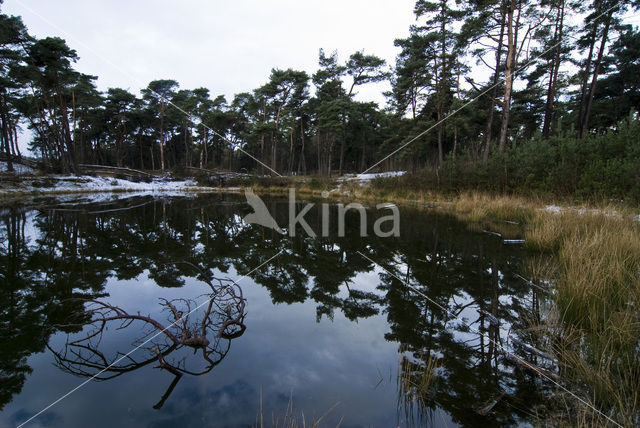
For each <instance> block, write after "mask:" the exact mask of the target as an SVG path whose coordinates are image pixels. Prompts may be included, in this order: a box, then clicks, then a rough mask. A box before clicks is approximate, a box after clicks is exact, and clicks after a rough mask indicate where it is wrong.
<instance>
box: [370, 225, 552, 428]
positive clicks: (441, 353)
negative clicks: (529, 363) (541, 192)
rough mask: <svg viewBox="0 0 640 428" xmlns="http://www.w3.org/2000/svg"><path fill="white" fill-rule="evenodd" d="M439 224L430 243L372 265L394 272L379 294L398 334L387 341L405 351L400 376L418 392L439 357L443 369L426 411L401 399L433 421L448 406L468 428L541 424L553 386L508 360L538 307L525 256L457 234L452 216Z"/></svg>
mask: <svg viewBox="0 0 640 428" xmlns="http://www.w3.org/2000/svg"><path fill="white" fill-rule="evenodd" d="M433 220H434V224H435V226H434V228H433V230H432V233H431V234H426V236H425V234H423V238H424V239H423V240H421V241H418V240H416V241H410V242H402V243H400V245H399V246H398V247H396V248H388V247H387V248H379V247H377V248H373V249H372V252H373V251H375V254H376V255H375V256H372V258H374V259H375V258H377V259H376V261H377V262H379V263H380V264H381V265H382V266H383V267H384V269H386V270H387V271H389V272H393V273H394V275H390V274H389V273H387V272H386V271H385V272H382V273H380V275H379V277H380V281H381V285H380V286H379V289H381V290H384V291H385V292H386V296H385V299H384V300H385V302H386V305H387V314H388V320H389V323H390V329H391V331H390V332H389V333H388V334H387V335H386V337H387V339H388V340H393V341H397V342H399V343H400V344H401V346H400V350H399V351H400V352H401V353H402V355H403V358H402V359H401V367H400V375H399V376H400V378H403V379H405V378H409V379H413V380H412V384H419V383H420V376H421V375H422V373H424V371H425V370H426V371H428V370H427V369H428V367H429V361H430V359H431V358H434V357H438V360H439V363H440V367H439V368H438V370H437V373H436V376H435V381H434V382H433V383H432V388H431V389H430V390H429V395H428V396H421V397H420V398H421V399H420V400H418V402H419V403H420V404H421V406H422V407H421V408H419V409H416V407H415V406H414V404H415V398H416V397H415V396H414V395H411V394H404V395H402V398H403V399H409V401H405V402H404V404H406V405H408V407H409V408H411V412H417V413H419V414H422V415H424V416H425V417H430V415H432V414H433V413H432V412H433V411H434V410H435V409H436V407H440V408H442V409H444V410H445V411H446V412H447V413H449V414H450V415H451V417H452V418H453V420H454V421H455V422H457V423H460V424H462V425H475V424H480V423H481V424H483V425H492V424H495V425H514V424H519V423H522V422H523V421H526V420H535V416H534V415H532V413H533V408H532V406H534V405H535V404H537V403H540V402H543V401H544V398H543V396H542V393H543V392H544V389H545V387H544V385H542V386H541V385H540V382H539V379H538V378H536V376H535V375H533V374H531V373H529V372H523V371H522V370H521V369H520V368H519V367H514V366H512V365H511V364H510V363H509V362H507V361H505V359H504V355H502V354H501V352H500V350H501V349H502V347H503V346H504V347H506V346H507V343H506V339H507V338H506V337H503V336H504V335H505V332H507V331H508V330H510V329H511V334H514V331H515V330H519V329H521V328H522V324H523V321H522V319H523V318H525V316H524V315H525V313H528V312H529V311H530V310H532V309H533V310H535V309H537V308H535V307H534V308H528V307H527V306H526V305H527V302H528V299H527V297H528V296H527V295H528V294H529V293H530V292H531V290H530V288H528V287H523V283H522V282H521V281H519V280H518V279H517V278H516V274H517V273H518V271H519V269H520V264H521V259H522V256H521V254H520V251H519V250H518V249H514V248H512V247H510V248H508V249H506V248H505V246H504V245H503V244H502V242H501V241H499V240H495V239H491V238H490V237H483V236H482V235H479V234H476V236H473V234H470V233H468V232H466V233H460V231H459V229H458V230H455V229H453V228H452V226H455V221H454V220H453V219H449V220H448V223H449V224H446V223H447V220H446V218H445V217H438V218H434V219H433ZM436 222H437V223H436ZM438 223H439V224H438ZM443 223H444V224H443ZM458 227H459V226H458ZM452 229H453V230H452ZM403 236H411V233H409V234H408V235H406V234H405V235H403ZM409 245H411V247H409ZM396 277H399V278H402V279H403V281H407V282H408V283H409V284H411V286H412V287H413V288H416V289H418V290H419V291H420V293H422V294H424V295H426V296H427V297H428V298H424V297H423V296H421V295H420V294H417V293H415V292H413V291H412V290H411V289H410V288H409V287H406V286H405V285H404V284H403V282H401V281H399V280H398V279H397V278H396ZM439 306H442V307H444V308H446V309H447V310H446V311H443V310H442V309H440V307H439ZM462 320H464V322H463V321H462ZM496 344H499V345H500V346H496ZM522 357H525V358H527V357H531V356H527V355H522ZM408 361H410V362H411V364H408V363H407V362H408ZM407 367H410V368H411V370H410V372H409V373H407V372H405V370H406V368H407ZM412 400H413V401H412ZM418 420H419V421H420V420H421V419H418ZM423 422H424V421H423Z"/></svg>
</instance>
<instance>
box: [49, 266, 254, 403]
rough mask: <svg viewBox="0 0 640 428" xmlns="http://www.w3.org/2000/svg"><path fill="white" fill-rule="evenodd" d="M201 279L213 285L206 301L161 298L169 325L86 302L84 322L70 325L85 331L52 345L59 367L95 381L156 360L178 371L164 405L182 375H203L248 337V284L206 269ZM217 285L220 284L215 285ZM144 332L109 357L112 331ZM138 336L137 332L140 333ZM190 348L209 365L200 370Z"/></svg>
mask: <svg viewBox="0 0 640 428" xmlns="http://www.w3.org/2000/svg"><path fill="white" fill-rule="evenodd" d="M201 276H202V278H201V280H202V282H203V283H205V284H206V285H207V286H208V289H209V290H208V291H207V293H205V294H203V295H202V296H201V302H198V301H195V300H192V299H185V298H178V299H171V300H168V299H165V298H160V301H161V303H160V306H161V307H162V312H165V313H166V315H167V316H166V318H167V320H166V323H165V322H163V321H162V320H159V319H156V318H155V317H153V316H151V315H142V314H140V312H139V311H138V312H137V313H129V312H127V311H126V310H125V309H123V308H121V307H118V306H115V305H113V304H111V303H109V302H107V301H103V300H93V299H92V300H84V299H83V300H82V301H83V303H84V313H83V317H84V318H85V319H84V320H82V321H80V322H78V321H75V322H74V323H71V324H67V325H65V326H64V327H67V328H73V327H76V328H80V329H81V330H82V331H81V332H79V333H77V334H73V335H69V336H68V337H67V341H66V343H65V346H64V347H63V348H62V349H60V350H56V349H53V348H51V347H49V346H47V347H48V348H49V350H50V351H51V352H52V353H53V355H54V357H55V361H56V365H57V366H58V367H59V368H60V369H62V370H63V371H65V372H67V373H71V374H74V375H77V376H84V377H89V378H92V379H95V380H109V379H113V378H115V377H117V376H120V375H122V374H124V373H129V372H132V371H135V370H138V369H140V368H142V367H145V366H147V365H149V364H156V365H155V366H154V368H159V369H162V370H165V371H167V372H169V373H171V374H173V375H174V376H175V377H174V380H173V382H172V383H171V385H170V386H169V388H168V389H167V391H166V392H165V393H164V395H163V396H162V398H161V399H160V401H159V402H158V403H157V404H156V405H155V406H154V408H155V409H159V408H161V407H162V406H163V404H164V402H165V401H166V400H167V398H168V397H169V395H170V394H171V392H172V391H173V389H174V388H175V387H176V385H177V383H178V381H179V380H180V379H181V377H182V375H185V374H186V375H191V376H202V375H204V374H207V373H209V372H210V371H211V370H212V369H213V368H214V367H215V366H217V365H218V364H219V363H220V362H221V361H222V360H223V358H224V357H225V356H226V355H227V353H228V352H229V349H230V347H231V339H234V338H237V337H240V336H242V334H243V333H244V331H245V329H246V326H245V324H244V318H245V315H246V313H245V299H244V297H243V296H242V288H240V286H239V285H238V284H237V283H235V282H233V281H232V280H229V279H224V278H212V279H209V278H206V277H205V274H204V273H203V272H201ZM214 283H215V284H214ZM128 329H132V330H134V331H135V330H138V331H140V334H141V336H140V337H137V338H136V339H135V341H134V342H133V343H131V344H130V345H128V346H127V348H125V349H122V350H116V351H115V352H114V353H112V355H109V351H110V350H104V349H102V348H104V346H101V345H102V344H103V343H104V342H108V340H107V339H106V338H105V336H106V335H107V334H109V331H110V330H111V331H112V332H113V331H115V332H117V334H118V335H122V334H126V333H122V331H123V330H128ZM134 336H135V333H134ZM139 348H144V349H145V350H146V351H147V352H146V354H147V355H145V356H144V357H143V358H142V359H140V358H138V357H137V356H136V355H134V352H135V351H136V350H137V349H139ZM184 349H187V350H192V351H193V354H194V355H195V354H196V353H199V355H200V357H201V359H202V361H201V365H202V363H204V366H203V367H200V368H194V367H192V363H191V362H189V356H188V354H187V355H185V352H183V351H184Z"/></svg>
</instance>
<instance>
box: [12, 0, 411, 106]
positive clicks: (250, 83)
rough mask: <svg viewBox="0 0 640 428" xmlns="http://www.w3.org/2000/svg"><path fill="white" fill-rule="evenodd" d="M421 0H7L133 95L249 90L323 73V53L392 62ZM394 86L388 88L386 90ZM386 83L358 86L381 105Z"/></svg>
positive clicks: (43, 33) (84, 68) (82, 65)
mask: <svg viewBox="0 0 640 428" xmlns="http://www.w3.org/2000/svg"><path fill="white" fill-rule="evenodd" d="M414 3H415V0H393V1H390V0H322V1H318V0H303V1H301V0H277V1H264V0H262V1H257V0H236V1H234V2H229V1H204V0H185V1H167V0H154V1H142V0H109V1H106V0H91V1H78V0H74V1H71V0H55V1H52V0H5V2H4V5H3V7H2V8H3V13H6V14H11V15H20V16H22V19H23V21H24V23H25V24H26V26H27V28H28V29H29V32H30V33H31V34H32V35H34V36H36V37H38V38H43V37H47V36H59V37H62V38H64V39H66V40H67V43H68V44H69V46H70V47H71V48H73V49H75V50H76V51H77V52H78V55H79V56H80V60H79V61H78V63H77V66H76V68H77V69H78V70H79V71H81V72H83V73H87V74H92V75H97V76H98V77H99V79H98V81H97V84H98V88H99V89H101V90H105V89H107V88H109V87H122V88H128V89H129V90H131V91H132V92H137V91H138V90H139V89H141V88H142V87H145V86H146V85H147V84H148V83H149V82H150V81H151V80H155V79H175V80H177V81H178V82H179V83H180V86H181V87H182V88H185V89H193V88H196V87H206V88H208V89H209V90H210V91H211V94H212V96H213V97H215V96H216V95H218V94H224V95H226V96H227V100H228V101H231V99H232V97H233V95H234V94H236V93H239V92H244V91H251V90H253V89H255V88H257V87H259V86H261V85H262V84H264V83H265V82H266V81H267V79H268V77H269V73H270V71H271V69H272V68H274V67H275V68H284V69H286V68H293V69H297V70H304V71H307V72H308V73H309V74H311V73H313V72H314V71H315V70H316V69H317V63H318V50H319V49H320V48H324V49H325V51H328V52H331V51H333V50H335V49H337V50H338V54H339V57H340V60H341V61H344V60H346V59H347V58H348V56H349V55H351V54H352V53H353V52H355V51H358V50H361V49H364V50H365V52H367V53H371V54H375V55H378V56H380V57H382V58H384V59H385V60H387V63H388V64H389V65H393V64H394V62H395V56H396V54H397V52H398V50H397V49H396V48H395V47H394V45H393V41H394V39H396V38H401V37H406V35H408V33H409V26H410V25H411V24H412V23H414V22H415V18H414V15H413V5H414ZM387 85H388V84H387ZM387 85H384V84H378V85H369V87H367V88H362V89H360V90H359V94H358V96H357V98H358V99H359V100H361V101H377V102H379V103H380V104H384V97H383V96H382V95H381V92H382V91H384V90H386V89H388V86H387Z"/></svg>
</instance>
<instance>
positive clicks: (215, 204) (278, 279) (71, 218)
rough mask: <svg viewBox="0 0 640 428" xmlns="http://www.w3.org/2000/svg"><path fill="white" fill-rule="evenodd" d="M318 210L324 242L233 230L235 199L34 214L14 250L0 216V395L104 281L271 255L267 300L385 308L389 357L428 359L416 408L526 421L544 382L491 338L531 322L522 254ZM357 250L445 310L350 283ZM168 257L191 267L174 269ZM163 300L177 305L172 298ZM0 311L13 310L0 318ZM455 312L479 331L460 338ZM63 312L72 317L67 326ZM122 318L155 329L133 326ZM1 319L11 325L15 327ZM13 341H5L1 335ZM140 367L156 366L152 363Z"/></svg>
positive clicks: (245, 263)
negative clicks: (430, 365) (434, 363)
mask: <svg viewBox="0 0 640 428" xmlns="http://www.w3.org/2000/svg"><path fill="white" fill-rule="evenodd" d="M266 204H267V206H268V208H269V210H270V212H271V213H272V214H273V216H274V218H275V219H276V220H277V222H278V224H279V225H280V226H281V227H283V228H284V227H286V225H287V222H288V206H287V205H286V203H279V202H278V201H277V200H275V199H273V200H267V201H266ZM122 208H124V209H122ZM316 208H317V209H313V210H311V211H310V212H309V213H308V214H307V215H306V216H305V218H306V219H307V221H308V223H309V224H310V225H311V227H312V228H313V229H314V230H315V231H316V232H318V233H319V232H320V231H321V224H322V221H321V220H322V218H321V209H320V207H319V206H316ZM331 210H332V211H331V219H332V222H331V224H330V232H331V233H330V236H329V237H318V238H316V239H313V238H310V237H308V236H307V235H306V234H304V233H303V232H302V231H300V233H298V234H297V235H296V236H295V237H294V238H291V237H289V236H285V235H281V234H279V233H277V232H275V231H272V230H269V229H265V228H262V227H260V226H254V225H248V224H245V223H243V222H242V218H243V216H244V215H245V214H247V213H249V212H250V211H251V209H250V207H249V206H248V205H246V204H245V203H244V200H243V198H242V196H239V197H238V196H229V195H227V196H217V195H213V196H203V197H198V198H195V199H177V200H172V199H166V200H163V199H156V200H153V199H141V198H133V199H131V200H129V201H125V202H122V201H121V202H116V203H108V204H104V205H102V206H96V205H87V206H86V207H81V208H79V209H76V210H69V209H66V210H61V209H59V208H55V209H42V210H41V211H40V212H38V214H37V216H36V218H35V227H36V229H37V230H38V231H39V235H38V236H35V239H34V240H33V242H29V243H28V245H27V242H26V241H28V239H26V238H25V237H24V236H21V233H22V232H21V230H22V229H23V228H24V224H25V220H24V219H23V218H22V217H23V216H24V212H23V211H19V210H13V211H11V212H9V211H7V212H6V213H5V214H3V215H2V217H1V218H2V220H3V223H4V224H5V226H4V228H3V229H2V230H0V233H2V234H3V235H6V236H7V241H8V242H9V243H8V245H7V246H6V247H0V257H2V263H3V266H4V269H2V271H0V281H2V287H3V288H2V290H1V292H2V295H1V296H0V298H1V299H2V308H3V309H2V312H1V316H2V321H3V322H5V323H3V324H2V325H0V333H1V334H0V340H2V341H3V342H2V344H4V343H6V344H7V347H0V358H2V363H1V369H2V370H4V371H3V376H9V374H11V375H12V376H16V379H18V381H17V383H16V385H19V386H18V387H16V388H13V389H11V388H10V387H9V386H10V385H11V384H10V383H4V382H3V384H2V386H0V390H1V391H2V393H3V394H5V395H3V396H2V395H0V398H2V399H4V398H3V397H6V399H5V401H8V400H9V399H10V397H11V395H12V394H14V393H15V392H17V391H19V390H20V386H21V385H22V382H23V381H24V373H28V370H29V368H28V366H26V363H25V358H26V356H28V355H30V354H31V353H33V352H38V351H41V350H42V349H43V348H44V346H45V344H46V343H47V341H48V338H49V335H50V334H52V333H55V332H56V331H57V330H59V329H64V331H67V332H75V333H78V327H77V326H78V325H84V324H86V323H87V322H89V321H91V320H92V319H94V318H95V316H97V315H98V314H97V313H96V312H95V309H96V307H95V306H94V307H93V311H92V309H91V308H85V307H84V306H83V305H84V301H82V300H78V299H77V298H78V297H81V298H85V299H92V300H95V301H99V302H107V300H105V299H104V297H105V296H104V295H103V296H100V293H104V289H105V285H106V283H107V279H109V278H110V277H113V278H117V279H121V280H126V279H132V278H137V277H140V276H147V277H149V278H151V279H153V280H154V281H155V282H156V283H157V284H158V285H160V286H162V287H180V286H182V285H183V284H184V283H185V282H186V278H197V279H199V280H203V279H204V276H203V275H202V273H198V270H199V271H202V272H212V271H218V272H223V273H224V272H230V271H231V270H235V271H236V272H238V273H239V274H241V275H242V274H247V273H249V272H250V271H251V269H253V268H254V267H256V266H259V265H260V264H261V263H262V262H264V261H265V260H266V259H268V258H270V257H272V256H273V255H274V254H276V253H278V252H280V251H282V253H281V254H280V256H278V258H276V259H274V260H273V262H272V263H269V264H268V265H265V266H264V267H263V268H261V269H259V270H257V271H255V272H253V273H251V275H250V276H251V279H252V280H253V281H254V282H256V283H257V284H259V285H261V286H263V287H264V288H265V290H267V291H268V293H269V295H270V297H271V300H272V301H273V302H274V303H286V304H291V303H296V302H304V301H306V300H308V299H309V300H311V301H313V302H314V303H315V305H316V317H317V319H318V320H320V319H321V318H322V317H324V316H326V317H328V318H331V317H332V316H333V315H334V313H336V312H342V313H343V314H344V315H345V317H346V318H348V319H350V320H354V321H355V320H358V319H361V318H364V317H369V316H373V315H375V314H385V316H386V318H387V320H388V324H389V327H388V332H387V334H386V335H385V337H386V339H387V340H389V341H393V342H397V343H398V348H399V352H401V353H402V355H403V357H405V358H410V359H411V361H413V364H414V365H422V366H426V363H427V361H428V360H427V361H425V360H424V358H427V357H428V356H429V355H433V356H437V357H438V361H439V362H440V367H439V369H438V371H437V375H438V376H437V380H436V381H435V382H434V384H433V385H434V387H435V389H434V394H433V399H432V400H430V401H427V403H428V404H429V406H431V408H435V406H439V407H441V408H442V409H444V410H445V411H446V412H448V413H449V414H450V415H451V417H452V418H453V419H454V420H455V421H457V422H460V423H462V424H473V423H474V422H475V420H476V418H478V417H479V416H478V414H477V413H476V412H474V411H473V410H470V409H471V408H472V407H478V406H479V407H482V406H483V405H484V404H485V403H487V402H490V401H491V400H493V398H494V397H499V396H501V394H503V393H504V394H505V395H504V396H503V397H502V398H501V399H500V400H499V401H498V403H497V404H496V405H495V406H494V407H493V408H492V410H491V415H490V418H485V419H484V422H487V421H490V420H493V421H497V422H496V423H504V424H517V423H519V422H521V421H523V420H526V418H527V417H528V416H527V412H528V410H527V408H528V407H530V406H528V405H527V403H537V402H540V401H541V394H542V393H544V391H545V386H544V385H540V384H539V380H538V379H537V378H536V377H535V376H532V375H531V374H530V373H528V372H523V371H522V370H521V369H520V368H518V367H514V366H512V365H509V363H506V362H505V361H504V359H503V358H502V357H503V356H502V355H501V354H500V352H498V349H496V347H495V346H494V343H495V342H498V343H502V344H503V345H505V346H506V345H507V337H506V334H505V332H506V331H508V330H509V329H511V335H513V332H514V331H516V330H518V331H520V330H524V327H526V326H525V325H524V321H523V320H524V319H526V318H527V317H528V316H529V315H530V313H533V315H534V316H535V311H536V310H537V304H536V303H535V302H537V300H536V296H535V294H534V295H533V300H532V297H531V296H532V295H531V293H532V291H531V288H530V287H527V286H526V284H524V283H523V282H522V281H521V280H520V279H518V278H517V277H516V274H518V273H520V268H521V262H522V259H523V257H524V254H523V252H522V250H521V249H518V248H514V247H506V246H505V245H503V243H502V241H501V240H498V239H496V238H495V237H493V236H490V235H486V234H482V233H476V232H473V231H470V230H468V229H467V227H466V226H465V225H464V224H462V223H460V222H459V221H458V220H457V219H455V218H453V217H449V216H445V215H442V214H436V213H433V212H424V211H422V212H418V211H415V210H412V209H410V208H403V210H402V212H401V215H402V218H401V223H400V224H401V238H400V239H394V238H390V239H379V238H376V237H375V236H368V237H361V236H360V234H359V219H358V216H357V213H355V212H351V213H349V214H353V215H352V216H350V215H348V216H347V222H346V226H347V228H346V236H344V237H338V236H337V222H336V221H335V220H336V218H337V216H336V208H335V207H332V208H331ZM384 214H386V213H383V215H384ZM369 215H370V218H369V223H370V224H373V222H374V221H375V218H371V216H373V217H375V215H376V213H375V212H373V213H372V212H370V213H369ZM14 223H15V224H14ZM0 224H2V223H0ZM357 251H366V252H367V253H368V254H369V255H370V256H371V258H372V259H373V260H375V261H376V262H377V263H379V264H380V265H381V266H382V267H383V268H384V269H388V270H389V271H391V272H394V273H395V274H396V275H399V276H400V277H401V278H403V279H406V280H408V281H409V282H410V283H411V284H412V286H414V287H416V288H418V289H419V290H420V291H421V292H422V293H424V294H425V295H427V296H428V297H429V299H431V300H432V301H435V302H437V303H438V304H439V305H442V306H443V307H446V308H447V309H448V310H447V311H442V310H440V309H439V308H438V307H437V306H435V305H433V304H432V303H431V301H429V300H427V299H424V298H423V297H421V296H419V295H416V293H414V292H412V291H411V290H410V289H407V288H406V287H405V286H404V285H402V284H401V282H400V281H398V280H396V279H394V278H393V277H392V276H390V275H388V274H386V273H385V272H383V271H382V270H378V271H377V274H374V275H375V276H377V278H378V282H377V283H374V284H373V285H375V286H377V288H376V289H370V288H369V289H362V288H361V287H360V286H359V284H362V283H363V282H362V281H361V278H359V275H365V274H368V275H371V274H370V272H372V271H373V269H374V266H373V265H372V264H371V263H369V262H368V261H367V260H366V259H364V258H363V257H361V256H360V255H359V254H357ZM177 260H184V261H187V262H189V263H190V264H191V265H193V266H195V267H197V269H193V267H192V266H189V264H186V263H175V262H176V261H177ZM365 282H368V281H365ZM74 298H76V299H74ZM12 299H13V300H12ZM532 302H533V306H532ZM172 304H174V303H172ZM178 305H181V307H180V308H178ZM174 306H175V307H176V309H178V310H183V312H184V311H185V310H186V307H185V305H184V302H175V304H174ZM9 308H15V309H14V311H13V312H11V311H10V310H9ZM165 308H167V310H168V311H169V314H171V310H170V307H169V306H167V305H166V304H165ZM86 309H89V311H88V312H86ZM107 309H109V308H107V307H103V308H102V310H103V311H105V310H107ZM452 314H453V316H452ZM458 316H459V317H463V318H464V319H465V320H466V323H467V324H469V325H471V326H473V329H474V330H478V331H480V332H483V333H484V335H478V334H477V333H474V332H471V331H469V329H468V328H467V327H466V325H465V324H464V323H461V322H459V321H458V320H457V319H456V317H458ZM70 317H76V318H75V320H74V321H72V322H70V321H68V320H69V318H70ZM135 323H139V324H147V327H148V329H150V330H153V331H157V328H155V327H153V326H152V325H150V324H149V323H144V322H143V321H142V320H136V321H135ZM498 323H499V324H500V325H498ZM5 325H12V326H20V328H19V329H18V331H17V332H16V331H13V330H11V329H8V328H5V327H4V326H5ZM62 326H64V327H62ZM129 330H130V329H129ZM176 334H177V333H176ZM15 335H19V337H18V339H19V340H12V338H14V337H16V336H15ZM162 337H165V336H164V335H163V336H162ZM487 337H489V338H491V340H488V339H487ZM163 344H164V345H165V348H164V349H165V350H166V349H169V348H167V347H166V346H168V347H171V345H172V344H175V342H173V341H171V339H167V338H166V337H165V342H163ZM182 348H188V347H187V346H184V345H183V346H182ZM189 349H191V348H189ZM516 351H518V355H519V356H520V357H522V358H529V357H532V358H533V356H528V355H527V352H528V351H526V350H524V349H516ZM171 355H176V354H175V353H172V354H171ZM423 356H424V358H423ZM155 357H156V355H150V356H149V358H150V359H153V358H155ZM163 358H164V357H163ZM212 360H215V359H212ZM107 361H113V358H111V359H108V360H107ZM165 361H166V358H165ZM168 363H169V364H171V362H170V361H168ZM21 364H22V365H21ZM154 364H155V365H157V364H160V361H159V359H156V360H155V362H154ZM5 367H6V369H5ZM21 367H22V369H24V370H23V372H20V370H22V369H21ZM416 370H417V369H416ZM5 373H6V375H5ZM20 373H23V375H20ZM20 376H22V377H21V378H20ZM19 378H20V379H22V380H19ZM5 385H9V386H7V387H5ZM427 407H428V406H427Z"/></svg>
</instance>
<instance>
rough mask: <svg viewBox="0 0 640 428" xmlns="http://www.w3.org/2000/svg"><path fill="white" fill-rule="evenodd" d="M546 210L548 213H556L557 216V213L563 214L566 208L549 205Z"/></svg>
mask: <svg viewBox="0 0 640 428" xmlns="http://www.w3.org/2000/svg"><path fill="white" fill-rule="evenodd" d="M545 210H546V211H547V212H548V213H556V214H557V213H561V212H562V211H564V208H562V207H559V206H557V205H547V206H546V208H545Z"/></svg>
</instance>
